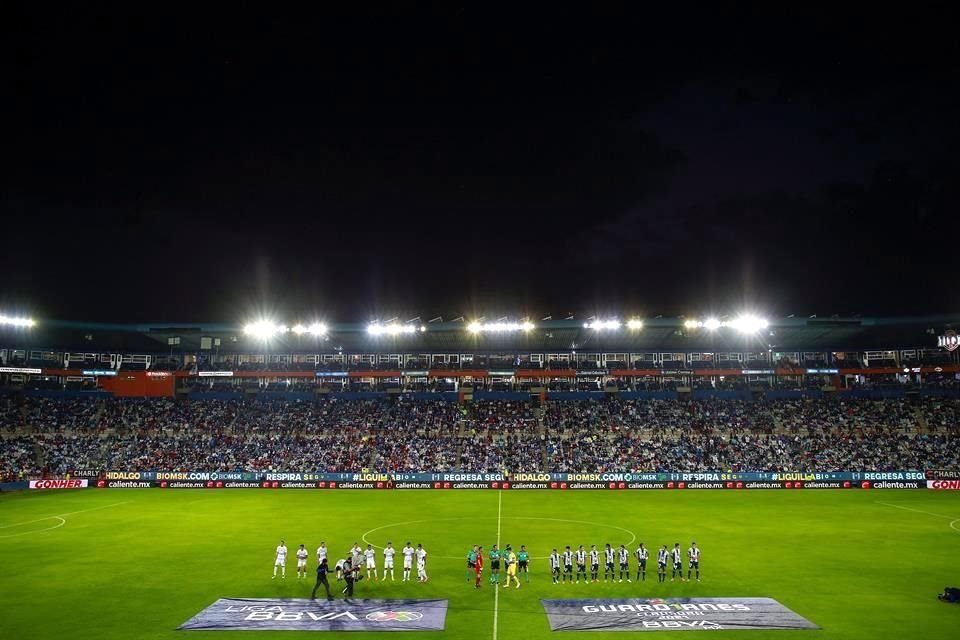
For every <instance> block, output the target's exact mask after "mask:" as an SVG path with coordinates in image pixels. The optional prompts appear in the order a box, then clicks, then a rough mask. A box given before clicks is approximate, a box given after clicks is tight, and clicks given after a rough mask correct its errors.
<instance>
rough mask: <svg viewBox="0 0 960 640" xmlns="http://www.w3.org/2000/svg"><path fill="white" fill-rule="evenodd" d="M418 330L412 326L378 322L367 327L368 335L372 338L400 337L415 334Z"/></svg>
mask: <svg viewBox="0 0 960 640" xmlns="http://www.w3.org/2000/svg"><path fill="white" fill-rule="evenodd" d="M416 330H417V327H415V326H413V325H412V324H395V323H391V324H380V323H378V322H372V323H370V324H369V325H367V333H369V334H370V335H372V336H383V335H387V336H398V335H401V334H404V333H413V332H415V331H416Z"/></svg>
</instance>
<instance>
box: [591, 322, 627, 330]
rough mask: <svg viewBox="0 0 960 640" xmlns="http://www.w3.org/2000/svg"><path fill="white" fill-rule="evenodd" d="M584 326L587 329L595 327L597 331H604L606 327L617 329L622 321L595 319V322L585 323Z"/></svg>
mask: <svg viewBox="0 0 960 640" xmlns="http://www.w3.org/2000/svg"><path fill="white" fill-rule="evenodd" d="M583 327H584V328H585V329H593V330H595V331H603V330H604V329H608V330H611V331H615V330H617V329H619V328H620V321H619V320H594V321H593V322H585V323H583Z"/></svg>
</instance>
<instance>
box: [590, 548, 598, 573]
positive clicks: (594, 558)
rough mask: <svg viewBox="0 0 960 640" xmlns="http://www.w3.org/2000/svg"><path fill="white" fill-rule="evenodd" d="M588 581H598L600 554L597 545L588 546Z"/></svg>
mask: <svg viewBox="0 0 960 640" xmlns="http://www.w3.org/2000/svg"><path fill="white" fill-rule="evenodd" d="M590 579H591V580H592V581H593V582H597V581H598V580H599V579H600V552H599V551H597V545H595V544H592V545H590Z"/></svg>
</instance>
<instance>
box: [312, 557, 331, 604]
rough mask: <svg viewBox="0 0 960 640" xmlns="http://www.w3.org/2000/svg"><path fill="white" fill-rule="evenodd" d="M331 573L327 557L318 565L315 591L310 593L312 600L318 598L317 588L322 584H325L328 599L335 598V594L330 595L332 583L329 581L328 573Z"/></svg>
mask: <svg viewBox="0 0 960 640" xmlns="http://www.w3.org/2000/svg"><path fill="white" fill-rule="evenodd" d="M328 573H330V567H329V566H327V559H326V558H324V559H323V560H321V561H320V565H319V566H318V567H317V584H315V585H313V593H312V594H310V599H311V600H316V599H317V589H319V588H320V585H321V584H322V585H323V588H324V590H325V591H326V592H327V600H333V596H332V595H330V583H329V582H327V574H328Z"/></svg>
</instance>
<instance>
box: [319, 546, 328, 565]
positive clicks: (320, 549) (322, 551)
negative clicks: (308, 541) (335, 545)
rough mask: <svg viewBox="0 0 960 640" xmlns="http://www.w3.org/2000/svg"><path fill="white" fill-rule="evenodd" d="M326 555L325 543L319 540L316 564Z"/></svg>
mask: <svg viewBox="0 0 960 640" xmlns="http://www.w3.org/2000/svg"><path fill="white" fill-rule="evenodd" d="M326 557H327V543H326V542H321V543H320V546H319V547H317V564H318V565H319V564H320V563H321V562H323V559H324V558H326Z"/></svg>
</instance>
